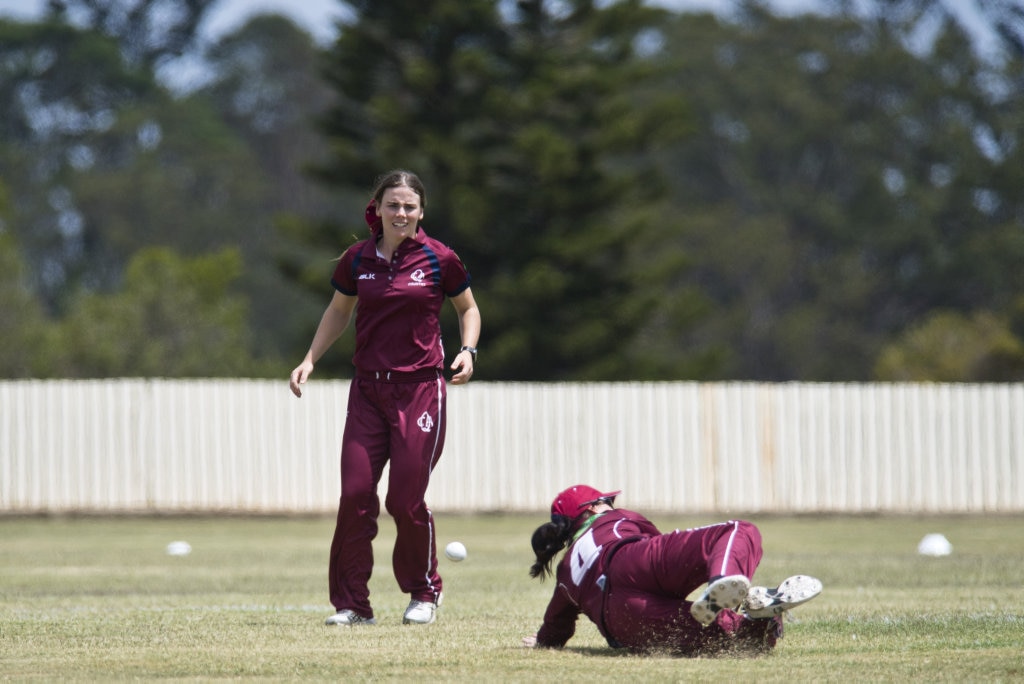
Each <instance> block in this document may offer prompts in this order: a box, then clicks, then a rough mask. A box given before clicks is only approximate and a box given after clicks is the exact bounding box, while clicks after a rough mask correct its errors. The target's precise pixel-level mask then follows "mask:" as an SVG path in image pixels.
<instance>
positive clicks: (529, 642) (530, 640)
mask: <svg viewBox="0 0 1024 684" xmlns="http://www.w3.org/2000/svg"><path fill="white" fill-rule="evenodd" d="M523 646H524V647H526V648H534V647H536V646H537V635H536V634H533V635H531V636H527V637H523Z"/></svg>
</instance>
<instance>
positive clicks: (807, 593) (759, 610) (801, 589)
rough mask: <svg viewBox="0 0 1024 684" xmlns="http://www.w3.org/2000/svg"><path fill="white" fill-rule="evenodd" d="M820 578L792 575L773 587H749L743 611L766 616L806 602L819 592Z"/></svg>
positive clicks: (751, 615) (756, 615)
mask: <svg viewBox="0 0 1024 684" xmlns="http://www.w3.org/2000/svg"><path fill="white" fill-rule="evenodd" d="M821 588H822V584H821V580H819V579H816V578H814V577H810V576H808V575H793V576H792V577H788V578H786V579H785V580H783V581H782V583H781V584H779V586H777V587H775V588H774V589H769V588H768V587H751V588H750V592H749V593H748V594H747V598H746V600H745V601H744V602H743V611H744V612H745V613H746V614H747V615H748V616H749V617H752V618H768V617H772V616H775V615H778V614H780V613H782V612H784V611H787V610H789V609H790V608H793V607H795V606H799V605H800V604H801V603H807V602H808V601H810V600H811V599H812V598H814V597H815V596H817V595H818V594H820V593H821Z"/></svg>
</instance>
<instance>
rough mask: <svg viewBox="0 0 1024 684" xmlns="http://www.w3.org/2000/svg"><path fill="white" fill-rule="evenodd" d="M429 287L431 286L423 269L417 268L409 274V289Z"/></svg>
mask: <svg viewBox="0 0 1024 684" xmlns="http://www.w3.org/2000/svg"><path fill="white" fill-rule="evenodd" d="M427 285H429V282H427V274H426V272H425V271H424V270H423V269H422V268H417V269H416V270H415V271H413V272H412V273H410V274H409V287H426V286H427Z"/></svg>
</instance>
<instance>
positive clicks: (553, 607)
mask: <svg viewBox="0 0 1024 684" xmlns="http://www.w3.org/2000/svg"><path fill="white" fill-rule="evenodd" d="M579 615H580V609H579V608H578V607H577V606H576V605H575V604H573V603H572V601H570V600H569V597H568V595H567V594H566V591H565V588H564V587H563V586H562V585H561V584H559V585H558V586H557V587H555V593H554V595H553V596H552V597H551V601H550V602H549V603H548V608H547V610H546V611H545V612H544V624H543V625H541V628H540V629H539V630H537V646H541V647H544V648H561V647H562V646H565V644H566V642H567V641H569V639H571V638H572V636H573V634H575V633H576V620H577V619H578V618H579Z"/></svg>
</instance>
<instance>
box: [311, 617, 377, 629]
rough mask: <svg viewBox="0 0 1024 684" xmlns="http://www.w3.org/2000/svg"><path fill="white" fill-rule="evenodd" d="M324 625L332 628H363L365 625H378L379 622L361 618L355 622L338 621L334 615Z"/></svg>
mask: <svg viewBox="0 0 1024 684" xmlns="http://www.w3.org/2000/svg"><path fill="white" fill-rule="evenodd" d="M324 624H325V625H328V626H331V627H361V626H363V625H375V624H377V621H376V620H375V619H373V618H360V619H358V620H355V621H354V622H350V621H349V620H340V619H336V618H335V617H334V616H333V615H332V616H331V617H329V618H327V620H325V621H324Z"/></svg>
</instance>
